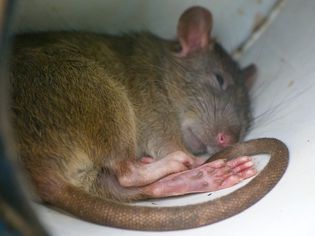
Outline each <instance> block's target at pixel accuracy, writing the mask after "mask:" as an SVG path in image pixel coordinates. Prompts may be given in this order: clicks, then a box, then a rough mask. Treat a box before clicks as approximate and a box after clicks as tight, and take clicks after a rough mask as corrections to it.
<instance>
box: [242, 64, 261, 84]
mask: <svg viewBox="0 0 315 236" xmlns="http://www.w3.org/2000/svg"><path fill="white" fill-rule="evenodd" d="M242 77H243V79H244V82H245V86H246V87H247V89H250V88H251V87H252V86H253V84H254V82H255V79H256V77H257V67H256V65H255V64H250V65H249V66H247V67H245V68H244V69H243V70H242Z"/></svg>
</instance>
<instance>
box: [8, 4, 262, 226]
mask: <svg viewBox="0 0 315 236" xmlns="http://www.w3.org/2000/svg"><path fill="white" fill-rule="evenodd" d="M212 23H213V20H212V15H211V13H210V11H208V10H207V9H205V8H202V7H198V6H195V7H191V8H189V9H187V10H186V11H185V12H184V13H183V14H182V15H181V17H180V18H179V21H178V28H177V39H176V40H166V39H161V38H159V37H157V36H155V35H153V34H151V33H148V32H139V33H130V34H127V35H120V36H113V35H106V34H95V33H86V32H42V33H29V34H21V35H18V36H16V37H15V42H14V45H13V49H12V55H11V60H10V85H11V88H10V94H11V118H12V124H13V127H14V132H15V138H16V143H17V144H16V146H17V150H18V152H19V155H20V158H21V162H22V163H23V165H24V167H25V169H26V171H27V173H28V175H29V176H30V179H31V182H32V183H33V184H34V188H35V190H36V192H37V194H38V196H39V197H40V199H41V201H43V202H44V203H46V204H51V205H53V206H56V207H58V208H60V209H63V210H65V211H67V212H69V213H71V214H73V215H75V216H77V217H80V218H82V219H85V220H88V221H91V222H95V223H99V224H104V225H109V226H116V227H123V228H137V229H151V230H152V229H162V230H163V229H168V228H169V227H166V226H165V228H164V225H163V224H164V223H165V222H171V221H168V220H167V219H169V218H168V217H172V215H173V216H174V209H175V208H173V211H172V212H173V213H171V214H169V213H170V211H169V208H157V209H154V208H145V207H144V208H143V207H136V206H130V205H128V204H126V202H130V201H135V200H140V199H147V198H160V197H170V196H179V195H184V194H190V193H199V192H209V191H216V190H219V189H223V188H227V187H230V186H233V185H235V184H237V183H239V182H240V181H242V180H244V179H247V178H249V177H252V176H254V175H255V174H256V173H257V171H256V169H255V167H254V163H253V161H252V160H251V158H250V157H248V156H246V155H244V156H242V155H243V154H242V155H241V156H239V157H236V158H234V159H232V160H225V158H223V159H222V158H221V159H218V160H214V161H209V162H205V160H204V159H202V158H200V157H198V156H199V154H203V153H207V155H209V156H211V155H213V154H214V153H216V152H218V151H219V150H222V149H224V148H227V147H229V146H231V145H233V144H235V143H237V142H239V140H242V138H243V137H244V135H245V134H246V132H247V130H248V128H249V126H250V121H251V111H250V100H249V95H248V90H249V87H250V86H249V85H250V84H251V83H252V82H251V81H252V80H253V78H254V77H255V74H256V67H255V65H250V66H248V67H246V68H245V69H241V68H240V67H239V65H238V64H237V63H236V62H235V61H234V60H233V59H232V58H231V57H230V56H229V54H228V53H227V52H226V51H225V50H224V49H223V47H221V46H220V45H219V44H218V43H217V42H216V41H215V40H214V39H213V38H212V37H211V36H210V35H211V31H212ZM184 208H185V207H184ZM185 209H186V212H187V209H188V212H194V211H190V210H189V209H190V208H189V207H188V208H187V207H186V208H185ZM177 211H178V212H179V211H180V210H178V209H177V208H176V211H175V212H177ZM122 212H123V213H122ZM136 212H137V213H136ZM145 212H146V213H148V212H150V213H149V214H155V213H158V214H162V213H163V217H158V218H159V219H158V220H153V221H150V219H151V218H150V217H147V215H146V213H145ZM154 212H155V213H154ZM164 213H165V215H169V216H168V217H167V216H166V217H165V215H164ZM135 214H136V215H137V217H140V218H141V219H140V220H138V221H137V222H138V223H135V222H133V223H130V222H129V223H128V224H127V225H126V224H125V223H124V222H126V221H128V220H127V219H130V220H131V221H133V220H132V219H134V217H135ZM175 215H176V214H175ZM186 216H187V215H186ZM187 217H188V216H187ZM162 218H163V219H162ZM188 218H190V219H191V218H196V216H195V215H192V216H190V217H188ZM161 219H162V220H161ZM197 219H198V217H197ZM178 220H179V223H177V224H173V223H171V224H172V227H171V229H176V228H181V227H185V226H183V225H182V224H183V221H181V220H180V218H178ZM162 222H164V223H162ZM137 224H140V226H139V225H137ZM201 224H203V223H202V222H201V221H200V222H199V223H198V224H196V225H201ZM181 225H182V226H181Z"/></svg>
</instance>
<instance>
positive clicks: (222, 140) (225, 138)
mask: <svg viewBox="0 0 315 236" xmlns="http://www.w3.org/2000/svg"><path fill="white" fill-rule="evenodd" d="M216 139H217V144H218V145H219V146H221V147H227V146H229V145H231V144H232V143H233V142H234V141H233V140H234V139H233V137H232V136H231V135H229V134H226V133H223V132H220V133H218V135H217V138H216Z"/></svg>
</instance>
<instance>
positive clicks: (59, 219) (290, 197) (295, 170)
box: [37, 0, 315, 236]
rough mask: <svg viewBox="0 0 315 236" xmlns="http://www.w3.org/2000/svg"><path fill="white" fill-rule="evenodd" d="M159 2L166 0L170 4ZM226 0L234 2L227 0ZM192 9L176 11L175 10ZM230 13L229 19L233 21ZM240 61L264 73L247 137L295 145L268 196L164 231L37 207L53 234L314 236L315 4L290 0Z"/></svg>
mask: <svg viewBox="0 0 315 236" xmlns="http://www.w3.org/2000/svg"><path fill="white" fill-rule="evenodd" d="M69 2H72V1H69ZM91 2H94V1H91ZM118 2H119V1H118ZM126 2H127V1H126ZM148 2H150V3H148V5H150V4H151V8H150V9H151V13H153V12H154V15H155V17H156V16H157V13H156V12H155V9H154V6H155V7H158V6H157V5H154V4H153V1H148ZM156 2H163V4H165V1H156ZM182 2H183V6H184V5H185V4H186V2H187V4H188V2H189V3H192V2H197V1H182ZM200 2H204V3H205V2H206V1H200ZM215 2H217V5H220V4H218V2H219V1H213V5H214V6H217V5H216V4H215ZM220 2H221V3H222V4H224V3H225V4H226V5H227V1H220ZM231 2H232V1H230V3H231ZM233 2H239V3H241V2H246V1H233ZM252 2H253V1H252ZM262 2H264V1H262ZM91 4H92V3H91ZM156 4H157V3H156ZM187 4H186V5H185V7H186V6H187ZM233 4H234V3H233ZM231 5H232V3H231ZM152 7H153V8H152ZM185 7H182V8H180V9H177V10H176V14H179V12H180V11H181V10H182V9H184V8H185ZM172 9H173V10H174V9H175V7H174V8H172ZM218 9H219V8H218ZM221 9H223V8H221ZM166 10H167V11H169V9H166ZM156 11H158V10H156ZM229 11H230V10H229ZM218 12H219V10H218ZM163 14H164V13H163ZM174 14H175V13H174ZM176 14H175V15H176ZM150 17H153V16H150ZM163 18H164V17H162V18H161V19H163ZM228 18H229V17H226V21H227V20H231V22H233V19H228ZM231 18H232V17H231ZM215 20H217V18H215ZM223 21H224V20H223ZM226 21H224V22H226ZM216 23H217V22H215V24H216ZM240 23H241V21H239V22H238V24H239V25H238V26H239V27H238V28H237V29H236V28H234V29H229V27H227V28H224V29H222V30H223V31H224V32H226V31H225V30H229V31H230V30H231V31H232V32H233V30H234V31H237V30H238V29H239V28H242V27H243V26H242V24H240ZM223 26H224V24H223V25H222V27H223ZM245 26H246V25H245ZM245 26H244V27H245ZM153 28H154V27H153ZM220 30H221V29H220ZM220 30H219V29H217V31H216V32H217V33H219V32H220ZM162 31H163V30H162ZM169 35H171V34H169ZM223 35H224V34H222V37H223ZM227 35H229V34H227ZM228 40H229V39H228ZM231 40H232V39H231ZM229 45H230V46H231V45H232V44H229ZM231 48H232V46H231ZM241 62H242V64H244V65H246V64H249V63H251V62H255V63H256V64H257V66H258V68H259V71H260V73H259V77H258V80H257V82H256V84H255V85H254V87H253V89H252V92H251V95H252V97H253V111H254V116H255V117H256V123H255V124H254V127H253V130H252V131H251V133H250V134H249V135H248V137H247V139H250V138H256V137H276V138H279V139H281V140H283V141H284V142H285V143H286V144H287V145H288V147H289V150H290V164H289V168H288V170H287V172H286V173H285V175H284V177H283V178H282V179H281V181H280V182H279V183H278V185H277V186H276V187H275V188H274V189H273V190H272V191H271V192H270V193H269V194H267V195H266V196H265V197H264V198H263V199H262V200H260V201H259V202H258V203H256V204H255V205H254V206H252V207H250V208H249V209H247V210H245V211H244V212H242V213H240V214H238V215H237V216H234V217H231V218H229V219H226V220H224V221H221V222H219V223H216V224H213V225H210V226H205V227H200V228H197V229H191V230H185V231H173V232H163V233H159V232H137V231H127V230H120V229H113V228H109V227H103V226H98V225H93V224H90V223H87V222H84V221H80V220H78V219H74V218H72V217H69V216H66V215H63V214H61V213H57V212H55V211H53V210H51V209H48V208H45V207H42V206H37V209H38V213H39V214H40V217H41V219H42V221H43V222H44V224H45V225H46V226H47V228H48V229H49V230H50V231H51V232H52V233H53V235H60V236H64V235H65V236H71V235H75V236H81V235H82V236H83V235H94V236H98V235H121V236H124V235H128V236H136V235H137V236H138V235H139V236H141V235H149V236H155V235H166V236H175V235H181V236H184V235H207V236H208V235H220V236H229V235H235V236H238V235H241V236H252V235H255V236H267V235H268V236H269V235H286V236H296V235H298V236H312V235H315V229H314V223H315V217H314V212H315V183H314V182H315V171H314V166H315V157H314V156H313V154H314V153H315V118H314V117H315V106H314V102H315V87H314V78H315V1H314V0H300V1H294V0H287V1H286V3H285V5H284V7H283V8H282V9H281V11H280V13H279V15H278V17H277V18H276V19H275V21H273V23H272V24H271V25H270V26H269V28H268V29H267V30H266V31H265V32H264V33H263V34H262V36H261V37H260V38H259V39H258V41H256V43H255V44H254V45H253V46H252V47H251V48H250V49H249V50H248V51H247V52H246V53H245V55H243V57H242V58H241ZM200 196H201V197H205V198H206V197H207V194H205V195H196V198H198V197H200Z"/></svg>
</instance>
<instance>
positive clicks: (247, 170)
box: [142, 157, 256, 198]
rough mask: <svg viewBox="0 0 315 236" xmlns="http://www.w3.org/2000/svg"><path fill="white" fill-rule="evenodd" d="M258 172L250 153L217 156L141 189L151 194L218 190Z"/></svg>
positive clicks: (171, 194) (152, 195)
mask: <svg viewBox="0 0 315 236" xmlns="http://www.w3.org/2000/svg"><path fill="white" fill-rule="evenodd" d="M255 174H256V170H255V168H254V163H253V162H252V161H251V159H250V158H249V157H239V158H236V159H234V160H231V161H227V162H226V161H224V160H217V161H213V162H210V163H206V164H204V165H202V166H199V167H197V168H194V169H191V170H187V171H183V172H180V173H175V174H172V175H169V176H167V177H165V178H162V179H160V180H158V181H156V182H154V183H152V184H150V185H148V186H146V187H144V188H143V190H142V191H143V192H144V193H145V194H146V195H148V196H150V197H152V198H156V197H168V196H177V195H183V194H188V193H197V192H210V191H217V190H220V189H224V188H228V187H231V186H233V185H235V184H237V183H239V182H240V181H242V180H244V179H247V178H249V177H252V176H254V175H255Z"/></svg>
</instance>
